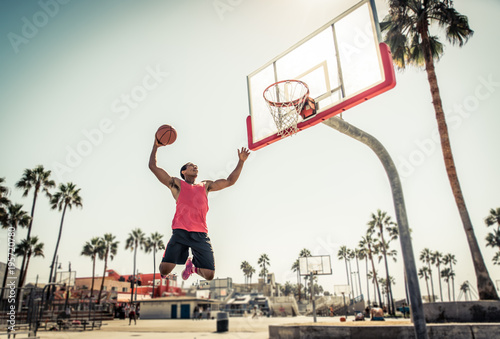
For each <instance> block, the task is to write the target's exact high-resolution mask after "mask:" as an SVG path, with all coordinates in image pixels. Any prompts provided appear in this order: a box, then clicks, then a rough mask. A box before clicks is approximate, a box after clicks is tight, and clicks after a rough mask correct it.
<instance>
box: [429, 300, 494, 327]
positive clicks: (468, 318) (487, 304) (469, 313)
mask: <svg viewBox="0 0 500 339" xmlns="http://www.w3.org/2000/svg"><path fill="white" fill-rule="evenodd" d="M423 305H424V314H425V321H426V322H427V323H449V322H457V323H487V322H490V323H491V322H495V323H496V322H500V301H497V300H484V301H456V302H441V303H426V304H423Z"/></svg>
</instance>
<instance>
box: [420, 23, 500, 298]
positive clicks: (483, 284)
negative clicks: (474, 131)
mask: <svg viewBox="0 0 500 339" xmlns="http://www.w3.org/2000/svg"><path fill="white" fill-rule="evenodd" d="M421 36H422V46H423V52H424V59H425V70H426V72H427V79H428V81H429V85H430V90H431V95H432V104H433V105H434V111H435V113H436V120H437V124H438V130H439V137H440V139H441V149H442V151H443V158H444V164H445V167H446V173H447V175H448V180H449V181H450V186H451V190H452V192H453V196H454V198H455V203H456V205H457V208H458V212H459V214H460V218H461V220H462V224H463V227H464V230H465V235H466V237H467V242H468V244H469V250H470V252H471V256H472V262H473V264H474V271H475V273H476V278H477V290H478V292H479V299H480V300H498V294H497V292H496V290H495V286H494V285H493V281H492V280H491V278H490V275H489V273H488V269H487V268H486V265H485V263H484V260H483V256H482V254H481V250H480V248H479V244H478V242H477V239H476V235H475V233H474V229H473V227H472V222H471V220H470V216H469V212H468V210H467V206H466V205H465V200H464V196H463V194H462V189H461V187H460V182H459V181H458V175H457V170H456V167H455V160H454V159H453V154H452V152H451V144H450V137H449V134H448V126H447V124H446V118H445V115H444V111H443V104H442V102H441V95H440V93H439V86H438V83H437V77H436V71H435V68H434V60H433V59H432V54H431V49H430V42H429V35H428V27H427V25H425V27H423V28H422V31H421Z"/></svg>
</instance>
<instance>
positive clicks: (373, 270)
mask: <svg viewBox="0 0 500 339" xmlns="http://www.w3.org/2000/svg"><path fill="white" fill-rule="evenodd" d="M370 260H371V262H372V273H373V281H374V285H375V287H376V289H377V295H378V303H379V305H380V306H382V296H381V295H380V287H379V286H378V279H377V272H375V263H374V262H373V256H372V255H371V253H370Z"/></svg>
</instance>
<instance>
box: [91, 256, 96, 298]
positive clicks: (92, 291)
mask: <svg viewBox="0 0 500 339" xmlns="http://www.w3.org/2000/svg"><path fill="white" fill-rule="evenodd" d="M94 278H95V254H94V257H93V258H92V285H91V286H90V298H92V296H93V295H94Z"/></svg>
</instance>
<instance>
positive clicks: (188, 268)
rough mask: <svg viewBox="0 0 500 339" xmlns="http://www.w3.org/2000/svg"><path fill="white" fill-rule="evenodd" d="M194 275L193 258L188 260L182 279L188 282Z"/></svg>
mask: <svg viewBox="0 0 500 339" xmlns="http://www.w3.org/2000/svg"><path fill="white" fill-rule="evenodd" d="M191 274H193V262H192V261H191V258H188V259H187V260H186V268H185V269H184V271H182V279H183V280H187V279H188V278H189V277H190V276H191Z"/></svg>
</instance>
